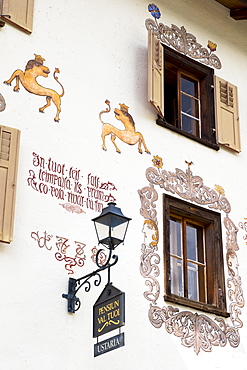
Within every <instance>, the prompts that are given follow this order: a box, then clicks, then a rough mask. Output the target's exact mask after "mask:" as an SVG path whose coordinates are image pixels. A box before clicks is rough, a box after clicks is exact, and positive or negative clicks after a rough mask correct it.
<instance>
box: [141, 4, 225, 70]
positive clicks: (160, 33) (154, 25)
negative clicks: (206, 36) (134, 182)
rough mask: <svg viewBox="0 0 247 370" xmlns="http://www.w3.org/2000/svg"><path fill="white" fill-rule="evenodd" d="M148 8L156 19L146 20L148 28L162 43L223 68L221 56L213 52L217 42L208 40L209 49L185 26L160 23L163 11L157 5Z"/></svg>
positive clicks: (212, 65) (215, 66) (205, 62)
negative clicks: (158, 20)
mask: <svg viewBox="0 0 247 370" xmlns="http://www.w3.org/2000/svg"><path fill="white" fill-rule="evenodd" d="M148 9H149V11H150V13H151V14H152V16H153V17H154V20H153V19H151V18H148V19H147V20H146V22H145V25H146V28H147V30H152V32H153V33H154V34H155V35H156V36H157V38H158V39H159V40H160V42H161V43H163V44H165V45H168V46H171V47H172V48H174V49H175V50H177V51H178V52H180V53H182V54H185V55H187V56H189V57H191V58H193V59H196V60H198V61H199V62H201V63H204V64H206V65H209V66H211V67H213V68H217V69H220V68H221V62H220V60H219V58H218V57H217V55H215V54H214V53H212V52H213V51H215V50H216V47H217V44H215V43H213V42H212V41H208V45H207V47H208V49H207V48H205V47H204V46H202V45H201V44H199V42H197V40H196V37H195V36H194V35H192V33H188V32H187V31H186V29H185V27H184V26H182V27H181V28H179V27H177V26H175V25H174V24H172V25H171V27H169V26H165V25H164V24H163V23H158V22H157V19H159V18H160V17H161V13H160V11H159V8H158V7H156V5H154V4H152V5H149V7H148Z"/></svg>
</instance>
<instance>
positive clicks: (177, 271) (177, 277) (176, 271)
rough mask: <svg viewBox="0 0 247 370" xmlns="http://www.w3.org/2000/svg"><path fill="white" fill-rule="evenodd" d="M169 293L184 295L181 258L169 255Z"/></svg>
mask: <svg viewBox="0 0 247 370" xmlns="http://www.w3.org/2000/svg"><path fill="white" fill-rule="evenodd" d="M170 268H171V270H170V276H171V293H172V294H176V295H178V296H181V297H184V288H183V265H182V260H180V259H178V258H175V257H170Z"/></svg>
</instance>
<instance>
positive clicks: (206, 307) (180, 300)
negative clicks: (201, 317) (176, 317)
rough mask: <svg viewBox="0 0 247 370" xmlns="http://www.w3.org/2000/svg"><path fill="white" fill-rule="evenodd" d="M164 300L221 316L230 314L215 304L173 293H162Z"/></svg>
mask: <svg viewBox="0 0 247 370" xmlns="http://www.w3.org/2000/svg"><path fill="white" fill-rule="evenodd" d="M164 300H165V301H168V302H172V303H176V304H179V305H183V306H186V307H190V308H194V309H198V310H200V311H203V312H207V313H211V314H214V315H218V316H223V317H229V316H230V314H229V313H228V312H227V311H225V310H221V309H219V308H217V307H216V306H213V305H210V304H206V303H205V304H204V303H201V302H197V301H192V300H191V299H187V298H184V297H178V296H175V295H164Z"/></svg>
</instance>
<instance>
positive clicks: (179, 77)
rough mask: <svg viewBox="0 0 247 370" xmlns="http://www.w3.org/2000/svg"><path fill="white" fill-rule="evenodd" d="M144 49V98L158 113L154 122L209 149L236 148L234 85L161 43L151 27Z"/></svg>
mask: <svg viewBox="0 0 247 370" xmlns="http://www.w3.org/2000/svg"><path fill="white" fill-rule="evenodd" d="M148 50H149V53H148V101H149V102H150V103H151V104H152V105H153V107H154V108H155V109H156V111H157V113H158V115H159V118H158V119H157V124H158V125H160V126H163V127H165V128H168V129H170V130H173V131H175V132H177V133H179V134H182V135H184V136H186V137H189V138H190V139H193V140H195V141H198V142H200V143H201V144H204V145H207V146H209V147H211V148H213V149H216V150H218V149H219V145H218V144H220V145H224V146H225V147H227V148H229V149H232V150H235V151H238V152H239V151H240V136H239V117H238V101H237V88H236V86H234V85H232V84H229V83H228V82H226V81H224V80H222V79H221V80H220V81H219V79H217V78H216V77H215V76H214V70H213V69H212V68H210V67H208V66H206V65H204V64H202V63H199V62H198V61H196V60H194V59H192V58H189V57H187V56H186V55H183V54H181V53H178V52H177V51H175V50H173V49H171V48H169V47H167V46H165V45H162V44H161V42H160V41H159V39H157V37H156V36H155V35H154V34H153V33H152V31H151V30H149V49H148ZM233 102H234V104H233V106H232V103H233ZM215 111H216V120H215Z"/></svg>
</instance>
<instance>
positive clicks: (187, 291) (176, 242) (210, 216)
mask: <svg viewBox="0 0 247 370" xmlns="http://www.w3.org/2000/svg"><path fill="white" fill-rule="evenodd" d="M164 214H165V217H164V227H165V238H164V244H165V245H164V256H165V300H167V301H171V302H175V303H178V304H182V305H185V306H190V307H193V308H198V309H201V310H203V311H207V312H212V313H215V314H219V315H222V316H225V317H228V316H229V314H228V313H227V311H226V298H225V284H224V269H223V265H224V264H223V252H222V241H221V220H220V214H218V213H216V212H213V211H211V210H207V209H204V208H202V207H198V206H194V205H192V204H190V203H188V202H185V201H181V200H179V199H176V198H173V197H171V196H168V195H165V196H164Z"/></svg>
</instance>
